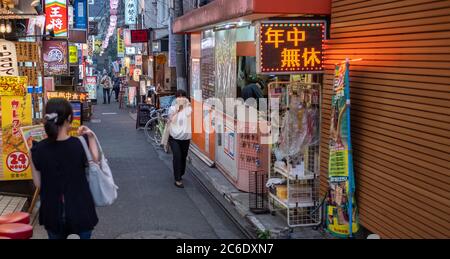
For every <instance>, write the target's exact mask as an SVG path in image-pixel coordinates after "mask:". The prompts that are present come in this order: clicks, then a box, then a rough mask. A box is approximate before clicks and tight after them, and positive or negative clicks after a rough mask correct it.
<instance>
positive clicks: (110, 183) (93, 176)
mask: <svg viewBox="0 0 450 259" xmlns="http://www.w3.org/2000/svg"><path fill="white" fill-rule="evenodd" d="M94 137H95V141H96V143H97V147H98V150H99V153H100V154H99V155H100V163H98V164H97V163H96V162H94V160H93V159H92V154H91V151H90V150H89V147H88V145H87V143H86V140H85V139H84V137H83V136H80V137H78V139H79V140H80V141H81V144H82V145H83V148H84V151H85V153H86V157H87V160H88V162H89V167H88V168H87V169H86V177H87V180H88V182H89V188H90V189H91V194H92V197H93V198H94V203H95V206H97V207H104V206H109V205H112V204H113V203H114V201H115V200H116V199H117V189H119V188H118V187H117V185H116V184H115V183H114V179H113V176H112V173H111V169H110V168H109V165H108V160H107V159H106V158H105V155H104V153H103V150H102V147H101V146H100V143H99V141H98V139H97V136H95V135H94Z"/></svg>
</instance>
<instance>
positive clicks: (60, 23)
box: [45, 0, 69, 37]
mask: <svg viewBox="0 0 450 259" xmlns="http://www.w3.org/2000/svg"><path fill="white" fill-rule="evenodd" d="M49 24H51V25H52V26H53V30H54V32H55V36H56V37H67V36H68V33H67V31H68V27H69V19H68V10H67V2H66V0H45V28H47V26H48V25H49Z"/></svg>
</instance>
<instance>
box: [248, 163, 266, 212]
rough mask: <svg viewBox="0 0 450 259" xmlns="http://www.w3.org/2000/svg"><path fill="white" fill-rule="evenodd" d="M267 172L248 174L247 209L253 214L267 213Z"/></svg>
mask: <svg viewBox="0 0 450 259" xmlns="http://www.w3.org/2000/svg"><path fill="white" fill-rule="evenodd" d="M267 177H268V176H267V172H265V171H253V172H250V174H249V209H250V211H251V212H253V213H257V214H260V213H268V212H269V206H268V198H267V193H268V190H267V187H266V182H267Z"/></svg>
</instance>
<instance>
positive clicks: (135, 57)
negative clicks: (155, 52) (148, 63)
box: [134, 55, 142, 66]
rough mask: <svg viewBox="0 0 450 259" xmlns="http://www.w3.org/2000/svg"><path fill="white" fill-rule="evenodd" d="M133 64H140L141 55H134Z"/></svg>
mask: <svg viewBox="0 0 450 259" xmlns="http://www.w3.org/2000/svg"><path fill="white" fill-rule="evenodd" d="M134 64H135V65H136V66H142V55H136V56H134Z"/></svg>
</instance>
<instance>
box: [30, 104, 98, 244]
mask: <svg viewBox="0 0 450 259" xmlns="http://www.w3.org/2000/svg"><path fill="white" fill-rule="evenodd" d="M72 119H73V110H72V106H71V105H70V103H69V102H68V101H67V100H65V99H63V98H55V99H50V100H49V101H48V103H47V105H46V107H45V124H44V128H45V132H46V134H47V138H46V139H44V140H42V141H40V142H35V143H33V146H32V148H31V158H32V159H31V160H32V163H31V166H32V172H33V182H34V184H35V186H36V187H37V188H40V195H41V207H40V209H39V223H40V224H41V225H43V226H44V227H45V229H46V230H47V233H48V237H49V239H66V238H67V237H68V236H69V235H71V234H77V235H79V236H80V239H90V237H91V234H92V231H93V229H94V227H95V226H96V225H97V223H98V218H97V213H96V210H95V203H94V200H93V197H92V194H91V191H90V188H89V184H88V181H87V177H86V167H87V166H88V161H87V158H86V153H85V151H84V149H83V146H82V143H81V141H80V139H79V138H76V137H71V136H70V135H69V130H70V128H71V126H70V125H71V122H72ZM78 134H79V135H80V136H83V138H84V139H86V142H87V143H88V146H89V150H90V151H91V154H92V157H93V161H94V162H98V161H99V151H98V146H97V143H96V139H95V134H94V133H93V132H92V130H90V129H89V128H87V127H85V126H81V127H80V128H79V129H78Z"/></svg>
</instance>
